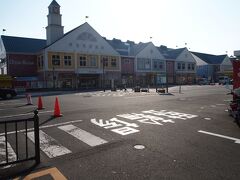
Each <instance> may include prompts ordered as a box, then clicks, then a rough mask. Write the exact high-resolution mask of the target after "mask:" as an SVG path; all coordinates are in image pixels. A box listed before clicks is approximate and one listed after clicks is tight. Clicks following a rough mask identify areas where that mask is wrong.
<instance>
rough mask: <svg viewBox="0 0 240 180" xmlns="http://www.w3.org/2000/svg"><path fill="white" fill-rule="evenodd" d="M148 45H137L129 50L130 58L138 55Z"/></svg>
mask: <svg viewBox="0 0 240 180" xmlns="http://www.w3.org/2000/svg"><path fill="white" fill-rule="evenodd" d="M149 44H150V42H148V43H142V42H140V43H138V44H135V45H133V46H132V48H131V50H130V55H131V56H136V55H137V54H138V53H140V52H141V51H142V50H143V49H144V48H145V47H147V46H148V45H149Z"/></svg>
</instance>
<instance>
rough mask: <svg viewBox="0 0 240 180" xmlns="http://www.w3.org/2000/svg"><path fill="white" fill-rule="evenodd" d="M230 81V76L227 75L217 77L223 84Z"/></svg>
mask: <svg viewBox="0 0 240 180" xmlns="http://www.w3.org/2000/svg"><path fill="white" fill-rule="evenodd" d="M229 83H230V78H229V77H227V76H220V77H219V84H222V85H225V84H229Z"/></svg>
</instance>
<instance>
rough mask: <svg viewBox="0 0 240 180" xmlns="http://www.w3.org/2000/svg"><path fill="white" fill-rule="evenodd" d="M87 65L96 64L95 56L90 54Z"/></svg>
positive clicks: (92, 65)
mask: <svg viewBox="0 0 240 180" xmlns="http://www.w3.org/2000/svg"><path fill="white" fill-rule="evenodd" d="M89 66H91V67H96V66H97V56H90V61H89Z"/></svg>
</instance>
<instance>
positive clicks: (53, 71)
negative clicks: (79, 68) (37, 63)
mask: <svg viewBox="0 0 240 180" xmlns="http://www.w3.org/2000/svg"><path fill="white" fill-rule="evenodd" d="M52 73H53V89H55V79H56V77H55V67H54V66H53V69H52Z"/></svg>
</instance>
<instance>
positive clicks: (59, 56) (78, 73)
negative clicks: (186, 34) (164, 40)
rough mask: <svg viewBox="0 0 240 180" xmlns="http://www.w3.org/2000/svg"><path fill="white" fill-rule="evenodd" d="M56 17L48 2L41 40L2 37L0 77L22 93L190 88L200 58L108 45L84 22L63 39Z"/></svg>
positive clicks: (118, 43)
mask: <svg viewBox="0 0 240 180" xmlns="http://www.w3.org/2000/svg"><path fill="white" fill-rule="evenodd" d="M61 17H62V15H61V13H60V5H59V4H58V3H57V2H56V1H55V0H53V1H52V2H51V4H50V5H49V7H48V16H47V19H48V25H47V27H46V37H47V38H46V40H43V39H32V38H22V37H12V36H1V39H0V59H1V61H0V74H8V75H10V76H12V77H14V78H15V80H16V81H18V82H22V83H18V84H22V85H23V86H25V87H26V88H71V89H72V88H73V89H85V88H87V89H88V88H111V87H113V86H117V85H126V86H128V87H133V86H135V85H140V86H158V85H161V84H165V83H166V82H168V83H170V84H192V83H195V81H196V77H198V74H197V72H198V70H197V67H198V63H199V62H200V60H199V59H201V57H199V56H198V55H197V54H196V53H191V52H190V51H188V49H187V48H180V49H170V48H167V47H166V46H160V47H156V46H155V45H154V44H153V43H152V42H147V43H142V42H140V43H135V42H133V41H127V42H122V41H121V40H119V39H115V38H114V39H112V40H108V39H106V38H105V37H102V36H101V35H100V34H99V33H98V32H97V31H96V30H94V29H93V28H92V27H91V26H90V25H89V24H88V23H87V22H85V23H84V24H82V25H80V26H78V27H76V28H75V29H73V30H71V31H69V32H67V33H65V34H64V28H63V26H62V21H61ZM225 57H226V55H225ZM223 62H225V63H226V62H227V60H224V61H223ZM227 65H230V64H229V63H228V62H227ZM200 66H202V65H201V63H200Z"/></svg>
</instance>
